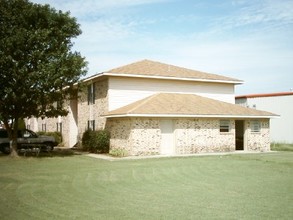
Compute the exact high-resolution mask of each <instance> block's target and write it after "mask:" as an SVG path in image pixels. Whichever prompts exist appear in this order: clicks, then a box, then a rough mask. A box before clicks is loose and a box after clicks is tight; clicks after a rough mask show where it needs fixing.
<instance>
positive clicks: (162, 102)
mask: <svg viewBox="0 0 293 220" xmlns="http://www.w3.org/2000/svg"><path fill="white" fill-rule="evenodd" d="M131 115H138V116H139V115H142V116H147V115H152V116H154V115H157V116H158V117H159V116H160V115H164V116H168V115H172V116H178V117H184V116H189V117H190V116H194V117H196V116H200V117H204V116H207V117H212V116H213V115H214V116H215V117H218V116H227V117H235V118H237V117H242V118H243V117H248V118H249V117H262V118H270V117H274V116H277V115H275V114H273V113H270V112H266V111H259V110H255V109H251V108H246V107H242V106H240V105H235V104H230V103H226V102H221V101H218V100H214V99H210V98H205V97H202V96H198V95H193V94H176V93H158V94H155V95H152V96H149V97H147V98H145V99H142V100H140V101H137V102H134V103H132V104H129V105H127V106H124V107H122V108H119V109H116V110H113V111H110V112H109V113H108V114H107V115H106V116H107V117H118V116H119V117H121V116H131Z"/></svg>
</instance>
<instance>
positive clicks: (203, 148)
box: [174, 119, 235, 154]
mask: <svg viewBox="0 0 293 220" xmlns="http://www.w3.org/2000/svg"><path fill="white" fill-rule="evenodd" d="M219 123H220V121H219V119H176V120H175V122H174V129H175V153H176V154H194V153H211V152H229V151H235V122H234V120H230V132H227V133H220V129H219V128H220V124H219Z"/></svg>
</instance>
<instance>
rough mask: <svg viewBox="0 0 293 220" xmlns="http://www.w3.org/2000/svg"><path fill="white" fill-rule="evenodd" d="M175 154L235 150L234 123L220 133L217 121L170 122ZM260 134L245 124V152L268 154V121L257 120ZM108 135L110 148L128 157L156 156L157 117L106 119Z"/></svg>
mask: <svg viewBox="0 0 293 220" xmlns="http://www.w3.org/2000/svg"><path fill="white" fill-rule="evenodd" d="M172 120H173V137H174V146H173V147H174V149H175V152H174V153H175V154H194V153H212V152H233V151H235V121H234V120H230V132H227V133H220V131H219V123H220V122H219V119H172ZM261 125H262V128H261V132H259V133H251V131H250V121H249V120H248V121H246V122H245V126H246V127H245V129H246V132H245V135H246V137H245V139H246V140H247V141H246V146H245V148H244V149H245V150H246V151H250V152H251V151H257V152H263V151H269V149H270V141H269V140H270V137H269V120H268V119H262V120H261ZM106 129H108V130H109V131H110V132H111V144H110V145H111V146H110V149H125V150H126V151H127V152H128V153H129V155H153V154H160V148H161V129H160V119H159V118H157V119H156V118H112V119H108V120H107V126H106Z"/></svg>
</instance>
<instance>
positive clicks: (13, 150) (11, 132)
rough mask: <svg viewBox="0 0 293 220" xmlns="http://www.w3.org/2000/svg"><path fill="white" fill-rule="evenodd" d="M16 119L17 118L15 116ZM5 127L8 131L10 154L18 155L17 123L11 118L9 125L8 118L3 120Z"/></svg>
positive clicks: (15, 156) (14, 156)
mask: <svg viewBox="0 0 293 220" xmlns="http://www.w3.org/2000/svg"><path fill="white" fill-rule="evenodd" d="M17 120H18V118H17ZM3 121H4V125H5V128H6V130H7V132H8V137H9V140H10V141H9V144H10V156H11V157H13V158H17V157H18V153H17V130H18V125H17V123H16V124H15V123H13V122H14V121H15V120H14V121H13V120H12V123H11V125H9V123H8V120H7V119H6V120H3Z"/></svg>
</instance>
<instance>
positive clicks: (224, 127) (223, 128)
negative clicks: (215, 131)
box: [220, 120, 230, 133]
mask: <svg viewBox="0 0 293 220" xmlns="http://www.w3.org/2000/svg"><path fill="white" fill-rule="evenodd" d="M229 132H230V121H229V120H220V133H229Z"/></svg>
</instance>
